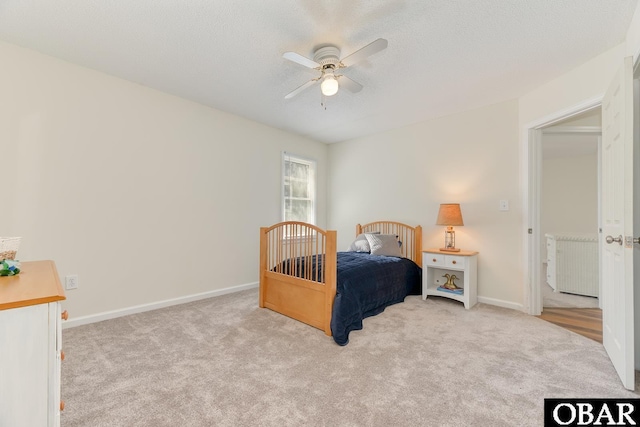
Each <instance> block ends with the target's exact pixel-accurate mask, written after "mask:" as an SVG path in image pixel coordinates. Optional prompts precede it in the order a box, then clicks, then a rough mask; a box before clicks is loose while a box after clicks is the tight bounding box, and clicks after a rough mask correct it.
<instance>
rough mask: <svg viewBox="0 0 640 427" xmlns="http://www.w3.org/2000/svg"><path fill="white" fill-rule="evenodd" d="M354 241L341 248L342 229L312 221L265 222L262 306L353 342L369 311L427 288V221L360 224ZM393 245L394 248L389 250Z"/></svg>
mask: <svg viewBox="0 0 640 427" xmlns="http://www.w3.org/2000/svg"><path fill="white" fill-rule="evenodd" d="M391 236H393V238H392V237H391ZM389 239H392V240H393V241H394V244H395V245H396V246H397V252H398V253H397V254H395V252H396V249H395V248H391V245H390V240H389ZM370 241H371V242H373V243H372V244H373V246H370V247H369V250H370V252H371V253H368V252H367V251H366V249H367V243H369V242H370ZM380 241H383V243H382V244H381V245H379V244H378V243H379V242H380ZM365 242H366V243H365ZM371 247H373V248H374V249H373V250H371ZM349 249H350V251H345V252H338V250H337V233H336V231H332V230H323V229H321V228H319V227H316V226H314V225H311V224H307V223H303V222H295V221H287V222H281V223H278V224H274V225H272V226H271V227H262V228H261V229H260V297H259V299H260V300H259V305H260V307H263V308H268V309H271V310H273V311H276V312H278V313H281V314H284V315H286V316H288V317H291V318H293V319H296V320H299V321H301V322H304V323H306V324H308V325H311V326H313V327H316V328H318V329H320V330H322V331H324V333H325V334H326V335H328V336H333V339H334V340H335V341H336V343H337V344H339V345H346V344H347V343H348V340H349V332H351V331H353V330H358V329H362V320H363V319H364V318H366V317H369V316H373V315H376V314H379V313H381V312H382V311H384V309H385V308H386V307H388V306H390V305H392V304H396V303H399V302H402V301H404V299H405V297H406V296H407V295H410V294H416V295H419V294H420V293H421V290H420V286H421V274H422V269H421V263H422V227H420V226H416V227H411V226H408V225H406V224H402V223H399V222H394V221H377V222H372V223H369V224H365V225H360V224H358V225H357V226H356V239H355V240H354V241H353V243H352V244H351V246H350V247H349ZM390 249H392V250H391V251H390V253H393V254H394V256H386V254H385V251H389V250H390Z"/></svg>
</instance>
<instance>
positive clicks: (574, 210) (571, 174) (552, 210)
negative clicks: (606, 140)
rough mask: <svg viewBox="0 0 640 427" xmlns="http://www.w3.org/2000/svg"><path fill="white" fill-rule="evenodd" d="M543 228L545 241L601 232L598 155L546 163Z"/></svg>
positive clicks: (542, 202) (542, 212)
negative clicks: (554, 235)
mask: <svg viewBox="0 0 640 427" xmlns="http://www.w3.org/2000/svg"><path fill="white" fill-rule="evenodd" d="M540 228H541V233H542V237H543V238H544V234H545V233H558V232H559V233H564V232H567V233H577V234H584V233H592V234H596V233H597V232H598V156H597V154H591V155H584V156H576V157H557V158H551V159H544V160H543V162H542V191H541V200H540ZM541 242H543V243H544V239H542V240H541ZM541 246H544V244H543V245H541ZM543 249H544V248H543ZM542 252H543V254H544V253H546V251H544V250H543V251H542ZM542 259H544V257H543V258H542Z"/></svg>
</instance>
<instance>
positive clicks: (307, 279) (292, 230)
mask: <svg viewBox="0 0 640 427" xmlns="http://www.w3.org/2000/svg"><path fill="white" fill-rule="evenodd" d="M336 240H337V239H336V232H335V231H328V230H322V229H321V228H319V227H316V226H314V225H311V224H306V223H302V222H293V221H288V222H282V223H279V224H275V225H273V226H271V227H262V228H260V307H266V308H269V309H271V310H274V311H277V312H278V313H282V314H284V315H286V316H289V317H292V318H294V319H296V320H299V321H301V322H304V323H307V324H309V325H311V326H314V327H316V328H318V329H321V330H323V331H324V333H325V334H327V335H329V336H330V335H331V325H330V323H331V310H332V308H333V300H334V298H335V296H336V272H337V264H336ZM319 257H320V258H322V259H323V262H322V263H318V264H319V265H320V264H321V265H320V267H319V268H313V266H314V265H315V261H314V260H315V259H317V258H319Z"/></svg>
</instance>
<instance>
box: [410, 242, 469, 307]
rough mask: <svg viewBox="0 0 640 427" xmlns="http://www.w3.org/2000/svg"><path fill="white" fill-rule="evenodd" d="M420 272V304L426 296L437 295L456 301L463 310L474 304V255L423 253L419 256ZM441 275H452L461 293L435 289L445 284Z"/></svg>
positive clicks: (465, 252)
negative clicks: (460, 304) (461, 304)
mask: <svg viewBox="0 0 640 427" xmlns="http://www.w3.org/2000/svg"><path fill="white" fill-rule="evenodd" d="M422 268H423V270H422V299H423V300H426V299H427V296H429V295H437V296H439V297H445V298H450V299H453V300H456V301H460V302H462V303H464V307H465V308H467V309H469V308H471V307H473V306H474V305H475V304H476V303H477V302H478V252H472V251H462V250H461V251H460V252H446V251H441V250H440V249H427V250H425V251H423V252H422ZM445 274H449V275H454V274H455V276H456V277H457V279H456V281H455V284H456V285H457V286H458V287H460V288H462V290H461V291H457V292H453V291H449V290H441V289H438V287H441V286H442V285H444V284H445V283H446V282H447V279H446V277H444V275H445Z"/></svg>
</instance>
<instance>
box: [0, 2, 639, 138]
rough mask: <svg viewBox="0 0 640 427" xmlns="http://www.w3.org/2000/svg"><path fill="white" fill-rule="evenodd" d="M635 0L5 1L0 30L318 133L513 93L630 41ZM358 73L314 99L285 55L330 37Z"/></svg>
mask: <svg viewBox="0 0 640 427" xmlns="http://www.w3.org/2000/svg"><path fill="white" fill-rule="evenodd" d="M637 1H638V0H518V1H513V0H482V1H478V0H456V1H445V0H404V1H402V0H395V1H390V0H360V1H356V0H350V1H345V0H329V1H320V0H242V1H238V0H206V1H205V0H187V1H179V0H136V1H131V0H110V1H98V0H55V1H51V0H29V1H25V0H0V40H4V41H6V42H9V43H14V44H17V45H20V46H24V47H28V48H31V49H34V50H37V51H40V52H42V53H45V54H49V55H52V56H55V57H58V58H61V59H64V60H66V61H69V62H72V63H75V64H79V65H82V66H86V67H89V68H93V69H96V70H99V71H102V72H105V73H108V74H111V75H114V76H118V77H121V78H124V79H127V80H131V81H133V82H137V83H140V84H143V85H145V86H149V87H153V88H156V89H158V90H161V91H164V92H168V93H171V94H174V95H178V96H181V97H184V98H188V99H191V100H194V101H197V102H200V103H202V104H206V105H209V106H211V107H214V108H217V109H220V110H224V111H227V112H231V113H234V114H237V115H240V116H243V117H246V118H249V119H252V120H255V121H258V122H262V123H265V124H267V125H270V126H273V127H276V128H280V129H284V130H287V131H290V132H294V133H297V134H301V135H306V136H308V137H310V138H313V139H316V140H319V141H323V142H328V143H330V142H338V141H343V140H347V139H351V138H356V137H360V136H364V135H368V134H372V133H376V132H380V131H384V130H388V129H392V128H396V127H400V126H404V125H407V124H411V123H415V122H419V121H422V120H426V119H429V118H433V117H437V116H443V115H446V114H451V113H455V112H459V111H464V110H469V109H472V108H477V107H480V106H483V105H489V104H493V103H496V102H501V101H504V100H508V99H513V98H516V97H518V96H520V95H522V94H524V93H526V92H528V91H529V90H531V89H533V88H535V87H537V86H538V85H540V84H543V83H545V82H547V81H549V80H551V79H553V78H555V77H557V76H559V75H561V74H563V73H565V72H567V71H569V70H571V69H572V68H575V67H576V66H578V65H580V64H582V63H584V62H586V61H587V60H589V59H591V58H593V57H594V56H596V55H598V54H600V53H602V52H603V51H605V50H607V49H609V48H611V47H613V46H615V45H617V44H618V43H621V42H622V41H624V37H625V34H626V31H627V28H628V26H629V23H630V22H631V17H632V15H633V12H634V10H635V7H636V5H637ZM377 38H385V39H387V40H388V42H389V47H388V48H387V49H386V50H383V51H382V52H379V53H377V54H375V55H373V56H371V57H370V58H368V59H367V60H365V61H363V62H361V63H358V64H356V65H354V66H352V67H349V68H348V69H346V70H345V72H344V74H345V75H348V76H349V77H350V78H352V79H353V80H355V81H357V82H359V83H361V84H362V85H363V86H364V89H363V90H362V91H361V92H359V93H356V94H352V93H350V92H348V91H346V90H341V91H340V92H339V93H338V94H337V95H336V96H333V97H331V98H328V99H327V108H326V110H325V109H323V108H322V107H321V106H320V101H321V96H320V89H319V87H318V86H314V87H312V88H310V89H308V90H306V91H304V92H302V93H300V94H299V95H298V96H296V97H294V98H292V99H289V100H285V99H284V96H285V95H286V94H287V93H289V92H290V91H292V90H293V89H295V88H296V87H298V86H300V85H301V84H303V83H305V82H306V81H308V80H310V79H312V78H314V77H316V76H317V74H318V73H317V72H314V71H313V70H310V69H307V68H304V67H302V66H300V65H298V64H295V63H292V62H290V61H287V60H285V59H283V58H282V54H283V53H284V52H286V51H294V52H297V53H300V54H302V55H304V56H307V57H312V55H313V49H314V47H317V46H318V45H321V44H326V43H332V44H335V45H337V46H339V47H340V48H341V49H342V57H344V56H346V55H348V54H350V53H352V52H354V51H356V50H358V49H360V48H361V47H363V46H365V45H367V44H368V43H370V42H372V41H374V40H375V39H377Z"/></svg>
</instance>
